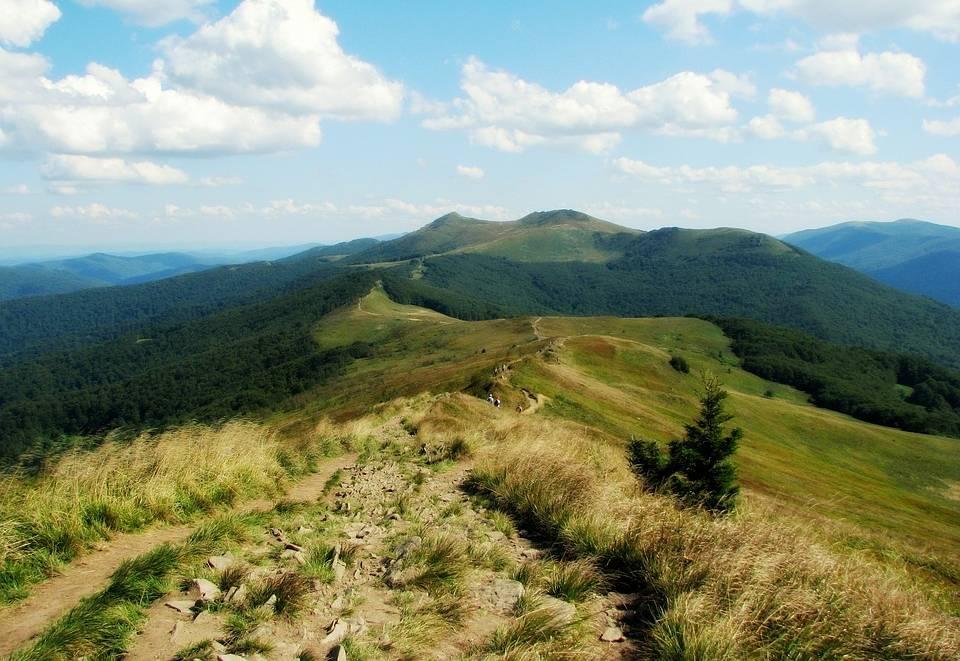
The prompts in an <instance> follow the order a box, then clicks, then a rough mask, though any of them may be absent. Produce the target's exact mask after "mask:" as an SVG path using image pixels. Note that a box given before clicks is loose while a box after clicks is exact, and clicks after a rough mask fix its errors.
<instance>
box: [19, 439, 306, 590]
mask: <svg viewBox="0 0 960 661" xmlns="http://www.w3.org/2000/svg"><path fill="white" fill-rule="evenodd" d="M284 453H285V456H287V457H288V460H289V457H290V456H291V453H295V451H294V450H293V449H290V448H289V447H284V446H281V444H280V443H279V442H278V440H277V439H276V437H275V434H274V433H273V432H272V431H271V430H270V429H268V428H267V427H264V426H262V425H258V424H255V423H252V422H245V421H235V422H231V423H228V424H225V425H223V426H221V427H217V428H213V427H205V426H200V425H191V426H186V427H182V428H180V429H177V430H173V431H169V432H165V433H162V434H159V435H156V436H149V435H143V436H141V437H140V438H137V439H135V440H133V441H132V442H108V443H106V444H104V445H102V446H100V447H99V448H97V449H96V450H94V451H92V452H87V451H75V452H73V453H70V454H67V455H65V456H63V457H61V458H60V459H59V460H58V461H57V462H56V463H55V464H53V465H52V466H49V467H47V468H46V469H45V470H44V471H43V472H42V473H41V474H40V475H37V476H26V475H19V474H7V475H3V476H0V603H9V602H11V601H14V600H16V599H20V598H23V597H24V596H26V594H27V592H28V590H29V586H30V585H31V584H32V583H36V582H38V581H40V580H43V578H45V577H46V576H48V575H50V573H51V572H53V571H55V570H56V567H57V566H58V565H60V564H62V563H64V562H69V561H70V560H72V559H73V558H75V557H77V556H78V555H79V554H81V553H82V552H83V551H84V550H86V549H87V548H89V547H90V546H91V545H93V544H94V543H96V542H98V541H100V540H102V539H104V538H106V537H109V536H110V535H111V534H113V533H115V532H124V531H133V530H137V529H139V528H142V527H143V526H145V525H148V524H149V523H152V522H155V521H168V522H180V521H186V520H189V519H190V518H191V517H193V516H194V515H196V514H198V513H201V512H207V511H210V510H212V509H214V508H217V507H219V506H228V505H231V504H234V503H236V502H237V501H239V500H242V499H244V498H250V497H254V496H262V495H264V494H274V493H276V492H277V491H278V489H279V487H280V485H282V483H283V479H284V477H285V476H286V475H287V474H288V470H289V469H290V465H288V466H287V467H286V468H285V466H284V462H282V461H281V459H282V455H284ZM287 463H288V464H289V461H288V462H287Z"/></svg>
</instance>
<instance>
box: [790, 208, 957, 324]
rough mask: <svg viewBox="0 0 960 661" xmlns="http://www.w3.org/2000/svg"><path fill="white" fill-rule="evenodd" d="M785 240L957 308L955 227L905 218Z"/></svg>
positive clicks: (854, 224)
mask: <svg viewBox="0 0 960 661" xmlns="http://www.w3.org/2000/svg"><path fill="white" fill-rule="evenodd" d="M784 241H786V242H787V243H790V244H792V245H795V246H798V247H800V248H803V249H804V250H807V251H809V252H811V253H813V254H814V255H817V256H818V257H822V258H823V259H828V260H830V261H833V262H837V263H840V264H844V265H846V266H849V267H851V268H855V269H857V270H858V271H861V272H862V273H866V274H867V275H869V276H871V277H872V278H875V279H876V280H879V281H880V282H883V283H885V284H888V285H890V286H891V287H896V288H898V289H902V290H904V291H908V292H912V293H915V294H923V295H924V296H929V297H930V298H933V299H936V300H938V301H942V302H944V303H948V304H950V305H953V306H955V307H960V228H956V227H949V226H946V225H936V224H934V223H928V222H923V221H919V220H906V219H905V220H897V221H894V222H890V223H879V222H852V223H842V224H840V225H833V226H831V227H825V228H822V229H815V230H805V231H802V232H797V233H795V234H790V235H788V236H786V237H784Z"/></svg>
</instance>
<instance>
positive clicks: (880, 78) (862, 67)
mask: <svg viewBox="0 0 960 661" xmlns="http://www.w3.org/2000/svg"><path fill="white" fill-rule="evenodd" d="M926 72H927V67H926V65H925V64H924V62H923V60H921V59H920V58H918V57H916V56H914V55H910V54H909V53H893V52H883V53H867V54H866V55H861V54H860V53H859V52H857V51H856V50H853V49H847V50H829V51H822V52H819V53H814V54H813V55H810V56H809V57H805V58H803V59H802V60H800V61H799V62H797V66H796V75H797V78H799V79H800V80H801V81H803V82H805V83H807V84H808V85H822V86H827V87H866V88H867V89H870V90H873V91H874V92H879V93H881V94H892V95H895V96H907V97H914V98H920V97H922V96H923V93H924V78H925V76H926Z"/></svg>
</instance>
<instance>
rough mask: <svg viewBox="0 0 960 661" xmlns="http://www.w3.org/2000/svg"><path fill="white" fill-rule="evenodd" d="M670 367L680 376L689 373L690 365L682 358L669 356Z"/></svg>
mask: <svg viewBox="0 0 960 661" xmlns="http://www.w3.org/2000/svg"><path fill="white" fill-rule="evenodd" d="M670 367H672V368H673V369H675V370H677V371H678V372H680V373H682V374H689V373H690V364H689V363H688V362H687V359H686V358H684V357H683V356H671V357H670Z"/></svg>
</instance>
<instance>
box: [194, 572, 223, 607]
mask: <svg viewBox="0 0 960 661" xmlns="http://www.w3.org/2000/svg"><path fill="white" fill-rule="evenodd" d="M187 594H188V595H190V597H191V598H192V599H195V600H197V601H200V602H203V603H205V604H208V603H210V602H213V601H216V600H217V599H219V598H220V588H218V587H217V586H216V585H214V584H213V583H211V582H210V581H208V580H207V579H205V578H195V579H193V580H192V581H190V589H189V590H187Z"/></svg>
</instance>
